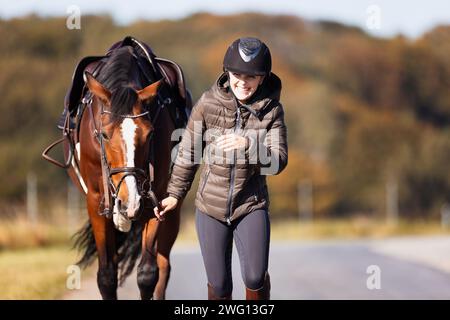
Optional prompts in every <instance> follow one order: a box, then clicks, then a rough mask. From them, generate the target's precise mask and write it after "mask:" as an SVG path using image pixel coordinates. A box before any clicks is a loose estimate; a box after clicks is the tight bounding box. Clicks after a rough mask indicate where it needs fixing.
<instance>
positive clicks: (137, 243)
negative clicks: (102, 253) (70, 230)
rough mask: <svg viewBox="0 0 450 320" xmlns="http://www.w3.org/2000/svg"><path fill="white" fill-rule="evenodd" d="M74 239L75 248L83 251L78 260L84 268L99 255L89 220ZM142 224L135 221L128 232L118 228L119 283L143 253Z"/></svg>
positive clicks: (130, 271)
mask: <svg viewBox="0 0 450 320" xmlns="http://www.w3.org/2000/svg"><path fill="white" fill-rule="evenodd" d="M72 239H73V240H74V244H73V249H77V250H78V251H80V252H82V256H81V258H80V260H79V261H78V262H77V265H79V266H80V267H82V268H86V267H88V266H89V265H91V264H92V262H94V260H95V259H96V257H97V248H96V246H95V238H94V232H93V230H92V225H91V223H90V221H89V220H88V221H87V222H86V223H85V224H84V226H83V227H82V228H81V229H80V230H79V231H77V232H76V233H75V234H74V235H73V237H72ZM141 240H142V225H141V224H140V223H133V224H132V225H131V230H130V231H129V232H127V233H124V232H120V231H118V230H116V245H117V251H118V255H119V285H122V284H123V282H124V281H125V279H126V278H127V277H128V276H129V275H130V274H131V273H132V272H133V269H134V266H135V264H136V260H137V259H138V258H139V256H140V254H141Z"/></svg>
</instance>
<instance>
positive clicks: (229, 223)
mask: <svg viewBox="0 0 450 320" xmlns="http://www.w3.org/2000/svg"><path fill="white" fill-rule="evenodd" d="M227 224H228V225H229V226H231V221H230V218H229V217H228V218H227Z"/></svg>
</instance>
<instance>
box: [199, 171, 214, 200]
mask: <svg viewBox="0 0 450 320" xmlns="http://www.w3.org/2000/svg"><path fill="white" fill-rule="evenodd" d="M210 172H211V170H210V169H209V167H208V169H207V170H206V173H205V178H204V179H203V183H202V186H201V188H200V195H203V190H205V187H206V183H207V182H208V177H209V174H210Z"/></svg>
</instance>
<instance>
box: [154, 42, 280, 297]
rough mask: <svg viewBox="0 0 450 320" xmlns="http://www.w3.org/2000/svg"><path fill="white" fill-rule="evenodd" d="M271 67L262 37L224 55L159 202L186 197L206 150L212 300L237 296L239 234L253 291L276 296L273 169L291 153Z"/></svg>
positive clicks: (205, 252)
mask: <svg viewBox="0 0 450 320" xmlns="http://www.w3.org/2000/svg"><path fill="white" fill-rule="evenodd" d="M271 66H272V61H271V55H270V51H269V48H268V47H267V46H266V45H265V44H264V43H263V42H261V41H260V40H258V39H256V38H241V39H238V40H236V41H234V42H233V43H232V44H231V46H230V47H229V48H228V50H227V52H226V54H225V57H224V60H223V70H224V73H223V74H222V75H221V76H220V77H219V78H218V80H217V81H216V82H215V84H214V85H213V86H212V87H211V88H210V89H209V90H208V91H206V92H205V93H204V94H203V95H202V96H201V98H200V100H199V101H198V102H197V104H196V105H195V107H194V109H193V110H192V113H191V116H190V119H189V122H188V125H187V130H186V131H185V132H184V134H183V138H182V141H181V143H180V146H179V148H178V154H177V158H176V161H175V164H174V167H173V171H172V174H171V179H170V182H169V185H168V188H167V193H168V197H167V198H165V199H164V200H162V201H161V208H162V210H161V211H159V210H158V209H155V215H156V216H157V217H158V218H159V219H163V218H164V215H165V214H166V213H167V212H169V211H170V210H172V209H174V208H175V207H176V206H177V205H178V204H179V203H180V202H181V199H183V198H184V197H185V196H186V193H187V192H188V190H189V189H190V187H191V184H192V181H193V180H194V176H195V172H196V170H197V168H198V166H199V163H200V161H199V159H197V158H198V157H197V155H200V156H201V155H202V154H203V155H204V157H203V158H204V161H205V165H204V167H203V171H202V175H201V179H200V183H199V189H198V191H197V195H196V200H195V205H196V214H195V219H196V229H197V234H198V238H199V242H200V247H201V252H202V256H203V261H204V265H205V269H206V273H207V278H208V299H214V300H217V299H231V294H232V278H231V252H232V242H233V239H234V241H235V245H236V247H237V250H238V253H239V259H240V265H241V271H242V277H243V280H244V283H245V286H246V298H247V299H249V300H263V299H267V300H268V299H269V298H270V279H269V273H268V260H269V259H268V258H269V241H270V222H269V211H268V209H269V196H268V190H267V185H266V175H274V174H278V173H280V172H281V171H282V170H283V169H284V168H285V166H286V165H287V159H288V155H287V141H286V138H287V131H286V126H285V123H284V111H283V107H282V105H281V104H280V102H279V99H280V92H281V81H280V79H279V78H278V77H277V76H276V75H275V74H273V73H272V72H271ZM203 138H204V139H203ZM206 151H208V152H206ZM224 154H225V155H224Z"/></svg>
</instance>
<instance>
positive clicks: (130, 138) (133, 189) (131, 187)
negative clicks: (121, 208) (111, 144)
mask: <svg viewBox="0 0 450 320" xmlns="http://www.w3.org/2000/svg"><path fill="white" fill-rule="evenodd" d="M136 129H137V125H136V124H135V123H134V120H133V119H130V118H126V119H124V120H123V122H122V125H121V132H122V138H123V140H124V143H125V149H126V150H125V163H126V166H127V167H134V166H135V161H134V156H135V149H136V147H135V141H136ZM125 183H126V185H127V189H128V203H127V215H128V218H130V219H131V218H133V217H134V216H135V215H136V213H137V211H138V210H139V205H140V200H141V197H140V196H139V192H138V188H137V182H136V178H135V177H134V176H132V175H129V176H127V177H125Z"/></svg>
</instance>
